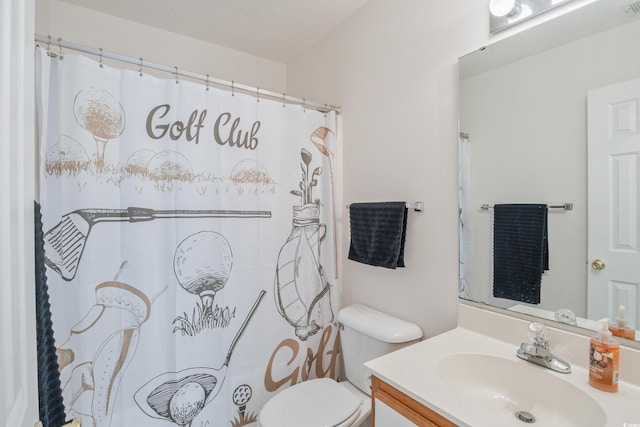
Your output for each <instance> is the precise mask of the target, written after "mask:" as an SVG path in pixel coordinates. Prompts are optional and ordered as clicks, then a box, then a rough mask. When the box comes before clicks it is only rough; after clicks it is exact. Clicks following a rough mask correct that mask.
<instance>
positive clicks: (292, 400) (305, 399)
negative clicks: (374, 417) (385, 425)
mask: <svg viewBox="0 0 640 427" xmlns="http://www.w3.org/2000/svg"><path fill="white" fill-rule="evenodd" d="M350 385H351V384H350V383H349V382H348V381H344V382H340V383H339V382H336V381H334V380H332V379H330V378H318V379H312V380H307V381H305V382H302V383H299V384H296V385H294V386H292V387H289V388H288V389H286V390H284V391H281V392H280V393H278V394H277V395H275V396H274V397H273V398H272V399H271V400H269V401H268V402H267V403H266V404H265V405H264V407H263V408H262V411H260V415H259V416H258V426H260V427H272V426H274V427H275V426H280V427H290V426H291V427H292V426H297V427H302V426H304V427H307V426H309V427H311V426H314V427H315V426H322V427H324V426H331V427H347V426H353V427H355V426H357V425H359V423H360V422H362V420H364V418H366V417H367V416H368V415H369V413H370V412H371V408H370V406H371V402H370V401H371V398H370V397H369V396H367V395H366V394H365V393H363V392H362V391H360V390H358V389H356V388H355V387H353V386H351V387H349V386H350ZM356 421H358V423H357V424H356Z"/></svg>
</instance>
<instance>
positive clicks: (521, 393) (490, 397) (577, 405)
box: [437, 353, 607, 427]
mask: <svg viewBox="0 0 640 427" xmlns="http://www.w3.org/2000/svg"><path fill="white" fill-rule="evenodd" d="M514 358H515V356H514ZM437 372H438V375H439V376H440V378H441V379H442V381H443V382H444V383H445V384H447V385H448V386H450V387H452V388H454V389H456V392H458V393H459V394H460V399H461V401H463V402H464V403H465V405H466V410H467V411H469V412H474V411H479V413H478V415H479V416H481V417H482V418H480V419H484V420H485V421H489V420H488V419H487V418H489V417H490V418H491V424H493V425H496V426H524V425H526V424H527V423H526V422H524V419H526V418H528V417H529V416H533V417H534V418H535V422H534V424H533V425H534V426H535V425H538V426H563V427H565V426H580V427H585V426H593V427H596V426H598V427H601V426H605V425H606V422H607V417H606V414H605V412H604V410H603V409H602V407H601V406H600V405H599V404H598V402H596V400H595V399H593V398H592V397H591V396H589V395H588V394H586V393H585V392H584V391H582V390H580V389H579V388H578V387H576V386H574V385H573V384H571V383H569V382H567V381H565V380H563V379H561V378H560V377H559V376H561V375H564V374H558V373H553V372H552V371H547V370H546V369H545V368H543V367H540V366H536V365H534V364H531V363H529V362H526V361H524V360H520V359H514V360H510V359H505V358H501V357H497V356H490V355H484V354H473V353H460V354H451V355H448V356H446V357H444V358H443V359H442V360H440V362H439V363H438V366H437ZM585 381H587V379H586V378H585ZM518 416H520V421H518V419H519V418H518Z"/></svg>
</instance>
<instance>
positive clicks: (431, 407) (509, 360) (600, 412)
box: [365, 302, 640, 427]
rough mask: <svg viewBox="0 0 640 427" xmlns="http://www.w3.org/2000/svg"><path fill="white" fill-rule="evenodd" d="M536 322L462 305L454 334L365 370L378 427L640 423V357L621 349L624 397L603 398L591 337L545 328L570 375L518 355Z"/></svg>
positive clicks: (385, 358) (582, 426) (553, 426)
mask: <svg viewBox="0 0 640 427" xmlns="http://www.w3.org/2000/svg"><path fill="white" fill-rule="evenodd" d="M532 321H540V319H536V318H530V319H529V318H527V319H520V318H516V317H512V316H506V315H504V314H502V313H500V312H497V311H492V310H487V309H485V308H483V307H479V306H478V305H475V304H474V303H467V302H461V303H460V310H459V317H458V327H457V328H456V329H454V330H451V331H449V332H446V333H444V334H441V335H438V336H435V337H433V338H430V339H427V340H425V341H422V342H420V343H417V344H414V345H411V346H409V347H406V348H403V349H401V350H398V351H396V352H393V353H390V354H388V355H385V356H382V357H379V358H377V359H374V360H371V361H369V362H367V363H365V369H366V370H368V371H369V372H370V373H371V374H372V376H373V378H372V387H373V389H372V397H373V402H374V404H373V420H374V424H373V426H374V427H391V426H393V427H405V426H406V427H415V426H419V427H422V426H456V425H457V426H474V427H483V426H486V427H494V426H502V427H509V426H514V427H523V425H524V424H527V423H529V422H530V421H531V418H533V419H535V425H536V426H539V427H541V426H547V427H556V426H560V425H562V426H580V427H585V426H593V427H608V426H611V427H620V426H623V425H629V426H631V425H635V424H640V407H639V406H638V402H640V351H639V350H636V349H633V348H627V347H625V348H622V349H621V356H620V360H621V363H620V386H619V391H618V393H606V392H602V391H600V390H596V389H594V388H592V387H590V386H589V384H588V360H589V336H585V335H580V334H578V333H575V332H572V331H567V330H562V329H556V328H554V327H553V326H549V327H548V329H549V331H548V332H549V339H550V350H551V352H552V353H554V354H555V355H556V356H558V357H561V358H562V359H564V360H566V361H567V362H569V363H570V364H571V373H568V374H567V373H560V372H555V371H552V370H550V369H546V368H544V367H542V366H538V365H536V364H533V363H530V362H527V361H524V360H521V359H519V358H518V357H517V356H516V352H517V350H518V348H519V346H520V344H521V343H522V342H527V341H529V337H528V335H527V326H528V325H529V323H530V322H532ZM625 423H626V424H625Z"/></svg>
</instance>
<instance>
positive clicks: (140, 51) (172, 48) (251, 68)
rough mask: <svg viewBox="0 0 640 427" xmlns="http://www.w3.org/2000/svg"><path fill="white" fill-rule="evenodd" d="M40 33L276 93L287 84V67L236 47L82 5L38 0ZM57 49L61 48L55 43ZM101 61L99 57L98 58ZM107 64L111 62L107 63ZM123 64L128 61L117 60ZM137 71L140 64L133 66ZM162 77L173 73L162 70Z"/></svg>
mask: <svg viewBox="0 0 640 427" xmlns="http://www.w3.org/2000/svg"><path fill="white" fill-rule="evenodd" d="M36 33H37V34H39V35H43V36H48V35H50V36H52V37H53V40H54V44H55V40H56V39H57V38H58V37H61V38H62V39H63V40H66V41H69V42H73V43H78V44H81V45H85V46H88V47H92V48H102V49H104V50H106V51H111V52H115V53H118V54H121V55H126V56H130V57H133V58H140V57H142V58H143V59H144V60H145V61H150V62H155V63H157V64H163V65H169V66H177V67H178V68H179V69H183V70H186V71H191V72H194V73H199V74H203V75H206V74H209V75H210V76H212V77H216V78H218V79H222V80H228V81H235V82H238V83H242V84H244V85H248V86H253V87H260V88H265V89H267V90H271V91H274V92H277V93H280V92H284V90H285V88H286V66H285V64H282V63H280V62H276V61H271V60H268V59H264V58H260V57H257V56H254V55H249V54H246V53H243V52H239V51H237V50H233V49H229V48H226V47H222V46H218V45H214V44H211V43H206V42H203V41H200V40H196V39H193V38H190V37H186V36H183V35H179V34H175V33H171V32H169V31H165V30H162V29H159V28H154V27H150V26H147V25H141V24H138V23H135V22H132V21H127V20H125V19H120V18H116V17H114V16H111V15H107V14H104V13H100V12H96V11H93V10H90V9H86V8H83V7H78V6H75V5H71V4H68V3H64V2H61V1H58V0H36ZM52 50H53V51H54V52H57V51H58V48H57V47H56V46H52ZM94 58H95V59H96V60H97V59H98V58H96V57H94ZM105 63H108V61H105ZM117 66H118V67H120V68H123V67H125V65H124V64H122V63H118V65H117ZM129 68H134V69H137V67H135V66H134V67H129ZM145 72H148V73H150V74H156V75H158V76H160V77H163V78H167V77H171V76H170V75H168V74H164V75H163V74H162V73H160V74H158V73H155V72H153V71H150V70H146V71H145Z"/></svg>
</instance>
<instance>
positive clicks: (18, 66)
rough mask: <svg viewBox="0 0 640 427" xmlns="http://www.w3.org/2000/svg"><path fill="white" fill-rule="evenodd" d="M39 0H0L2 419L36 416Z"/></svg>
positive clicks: (19, 421) (24, 421)
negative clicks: (35, 70)
mask: <svg viewBox="0 0 640 427" xmlns="http://www.w3.org/2000/svg"><path fill="white" fill-rule="evenodd" d="M34 19H35V8H34V0H24V1H23V0H21V1H15V0H0V425H3V426H7V427H29V426H33V425H34V423H35V422H36V421H37V420H38V384H37V374H36V342H35V336H36V334H35V315H34V304H35V303H34V298H35V297H34V289H35V285H34V267H33V266H34V249H33V247H34V245H33V197H34V169H35V157H34V145H35V142H34V134H33V133H34V132H33V129H34V120H33V111H34V97H33V92H34V91H33V86H34V83H33V82H34V78H33V34H34Z"/></svg>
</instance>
